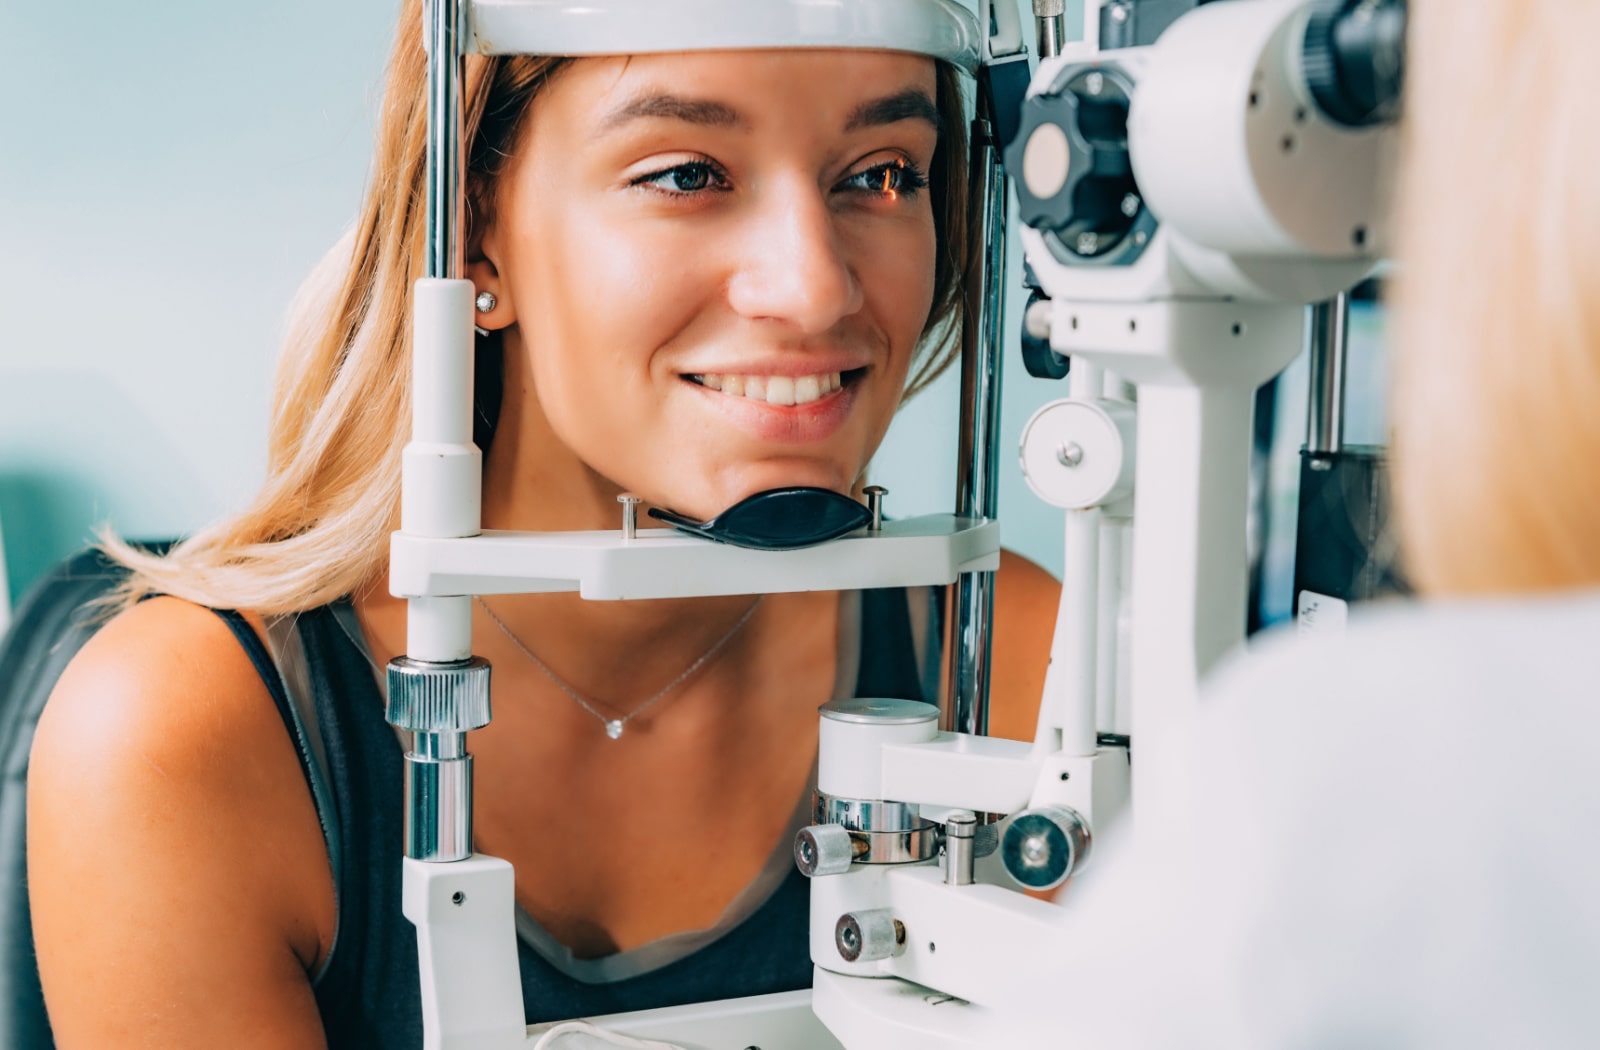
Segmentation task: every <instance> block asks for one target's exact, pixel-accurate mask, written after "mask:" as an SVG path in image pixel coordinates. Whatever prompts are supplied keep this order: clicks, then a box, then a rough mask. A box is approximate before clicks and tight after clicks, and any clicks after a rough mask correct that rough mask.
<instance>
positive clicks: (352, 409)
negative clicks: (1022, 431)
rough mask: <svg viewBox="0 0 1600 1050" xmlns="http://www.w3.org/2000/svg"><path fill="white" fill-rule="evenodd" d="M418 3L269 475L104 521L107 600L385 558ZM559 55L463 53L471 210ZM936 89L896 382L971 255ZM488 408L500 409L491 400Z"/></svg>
mask: <svg viewBox="0 0 1600 1050" xmlns="http://www.w3.org/2000/svg"><path fill="white" fill-rule="evenodd" d="M420 4H421V0H407V2H406V3H405V4H404V5H403V9H402V12H401V16H400V27H399V31H398V33H397V35H396V38H395V44H394V51H393V54H392V55H391V57H390V61H389V68H388V72H387V75H386V84H385V90H384V102H383V109H382V112H381V115H380V119H379V129H378V136H377V146H376V158H375V162H374V168H373V172H372V176H371V180H370V185H369V187H368V189H367V193H366V198H365V201H364V203H363V205H362V209H361V213H360V217H359V218H358V220H357V221H356V223H355V226H354V227H353V228H352V230H351V231H350V232H349V233H348V234H346V236H345V237H344V238H342V239H341V240H340V241H339V243H338V244H337V245H336V246H335V247H334V249H333V250H332V251H331V252H329V253H328V255H327V257H326V258H324V259H323V260H322V262H321V263H320V264H319V265H318V266H317V268H316V269H315V270H314V271H313V272H312V274H311V275H310V277H309V278H308V279H307V281H306V282H305V285H304V286H303V287H302V289H301V291H300V294H299V295H298V296H297V298H296V300H295V302H294V303H293V304H292V306H291V309H290V318H291V320H290V324H289V329H288V332H287V336H286V340H285V347H284V352H283V355H282V358H281V360H280V362H279V365H278V373H277V381H276V384H275V389H274V394H273V409H272V418H271V424H270V433H269V440H268V457H267V459H268V462H267V478H266V482H265V484H264V485H263V486H262V488H261V490H260V491H259V492H258V493H257V495H256V497H255V499H254V501H253V502H252V503H251V504H250V506H248V507H247V508H246V509H245V510H244V511H242V512H241V513H238V514H236V515H234V516H232V517H229V518H226V519H224V520H223V521H221V522H218V523H216V524H214V525H211V526H210V527H208V528H205V529H203V530H201V531H199V532H197V533H195V534H194V535H193V536H191V537H189V538H188V539H186V540H184V541H183V542H182V543H180V544H178V545H176V546H175V547H174V548H173V549H172V550H171V551H170V552H169V553H168V554H166V555H165V556H157V555H154V554H151V553H147V552H144V551H141V550H138V549H135V548H133V547H130V546H129V545H127V544H125V543H123V542H121V541H120V540H118V539H117V538H116V537H114V536H112V535H110V534H109V533H107V534H103V535H102V536H101V546H102V549H104V550H105V551H106V552H107V554H109V555H110V556H111V557H112V558H113V559H115V560H116V561H118V562H120V563H122V564H123V565H125V566H127V567H128V568H130V569H131V570H132V573H131V574H130V576H129V578H128V580H127V582H126V583H125V584H124V586H123V587H122V588H121V589H120V590H119V591H118V593H117V595H116V602H117V604H119V605H120V604H123V603H129V602H132V601H135V600H137V599H138V598H139V597H141V596H143V595H145V594H148V593H163V594H170V595H174V596H177V597H180V598H185V599H187V600H189V601H193V602H197V603H199V604H202V605H210V606H214V607H219V608H236V609H251V610H255V611H257V612H260V613H263V614H278V613H289V612H295V611H300V610H304V609H309V608H314V607H316V606H318V605H323V604H326V603H328V602H330V601H332V600H334V599H336V598H338V597H340V596H342V595H345V594H350V593H353V592H356V591H357V590H358V589H360V588H361V587H363V586H366V585H369V584H371V583H373V582H374V581H376V580H377V579H378V578H379V575H380V574H381V572H382V570H383V568H384V566H385V565H386V564H387V559H388V537H389V533H390V532H391V531H393V530H394V529H395V528H396V527H397V526H398V522H399V506H400V453H401V450H402V449H403V448H404V446H405V444H406V442H407V440H408V439H409V436H410V421H411V410H410V405H411V385H410V373H411V368H410V354H411V333H410V316H411V291H412V285H413V283H414V282H415V281H416V280H417V279H418V278H420V277H422V276H423V275H424V273H423V264H422V259H423V237H424V234H425V229H424V223H425V216H424V211H423V201H424V199H425V194H424V188H425V179H426V177H427V171H426V139H427V135H426V131H427V106H426V84H427V67H426V58H425V55H424V53H423V48H422V34H421V23H422V18H421V10H420ZM568 61H569V60H567V59H562V58H554V57H548V56H515V57H508V58H481V57H477V56H473V57H470V58H469V59H468V61H467V76H466V83H465V85H464V88H463V97H464V103H463V110H464V113H465V122H464V123H465V130H464V140H465V144H466V150H467V155H468V162H467V173H466V179H465V180H464V181H465V184H466V194H467V206H468V213H469V224H470V222H471V218H472V217H473V216H478V217H480V219H481V216H484V215H487V214H488V212H489V208H490V206H491V204H492V202H493V189H494V182H495V179H496V177H497V175H498V174H499V171H500V169H501V168H502V167H503V166H504V164H505V162H506V161H507V160H508V159H509V157H510V155H511V154H512V152H513V149H514V146H515V143H516V142H517V137H518V130H519V128H520V126H521V125H522V123H523V116H524V114H525V113H526V112H527V110H528V104H529V102H530V101H531V100H532V99H533V97H534V96H535V95H536V94H537V92H538V90H539V88H540V87H541V86H542V85H543V84H545V83H546V82H548V80H549V79H550V78H551V77H552V76H554V75H556V74H557V73H558V72H559V70H560V69H561V68H562V66H564V65H565V64H566V63H567V62H568ZM937 105H938V107H939V110H940V112H941V114H942V116H943V118H944V124H945V127H944V133H943V136H942V138H941V142H940V146H939V150H938V152H937V153H936V155H935V157H934V162H933V165H932V170H931V171H930V172H929V192H930V196H931V199H932V201H933V206H934V224H935V229H936V234H937V241H938V244H939V251H938V255H937V258H936V263H935V275H934V284H935V294H934V304H933V309H932V311H931V312H930V315H929V318H928V324H927V327H926V329H925V331H924V335H923V340H922V343H921V345H920V347H919V350H918V356H917V361H916V362H915V364H914V366H913V371H912V376H911V379H910V382H909V383H908V385H907V391H906V397H910V396H911V395H913V394H915V393H916V392H917V391H918V390H920V389H921V388H923V387H925V386H926V385H927V384H928V383H930V382H932V380H933V379H934V378H936V377H937V375H938V374H939V373H940V372H941V371H943V370H944V368H945V367H947V366H948V365H949V363H950V361H951V360H952V359H953V357H954V356H955V355H956V354H957V353H958V352H959V347H958V345H957V343H956V338H957V337H958V336H959V332H960V323H961V314H962V294H961V288H962V286H963V284H964V282H965V279H966V274H967V272H968V269H969V267H970V265H971V263H970V260H969V253H968V249H967V238H966V223H965V198H966V118H965V116H964V104H963V101H962V97H961V91H960V83H959V80H958V75H957V72H956V70H955V69H954V67H951V66H948V65H946V64H945V63H942V62H941V63H940V64H939V71H938V98H937ZM495 342H497V340H495ZM482 349H484V347H480V350H482ZM489 349H495V347H492V346H491V347H489ZM490 356H491V357H492V358H493V359H494V360H496V361H497V360H498V355H497V354H491V355H490ZM486 380H487V382H486V383H485V388H486V389H488V390H496V389H498V377H496V376H490V377H483V376H480V382H485V381H486ZM484 407H485V408H486V410H487V411H488V412H489V413H494V412H497V410H498V408H499V405H498V404H497V403H496V404H493V405H488V406H484Z"/></svg>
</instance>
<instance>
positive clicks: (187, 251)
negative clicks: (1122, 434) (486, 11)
mask: <svg viewBox="0 0 1600 1050" xmlns="http://www.w3.org/2000/svg"><path fill="white" fill-rule="evenodd" d="M1068 6H1069V9H1070V8H1075V7H1077V5H1074V4H1069V5H1068ZM397 7H398V5H397V3H396V2H395V0H339V2H337V3H326V2H317V3H313V2H312V0H274V2H272V3H239V4H230V3H224V4H217V3H214V2H207V3H202V2H199V0H166V2H163V3H159V4H136V5H128V4H115V3H111V2H109V0H91V2H88V3H80V4H48V5H39V4H33V5H23V4H9V3H8V4H6V5H5V9H4V25H5V29H4V31H3V32H0V98H5V99H6V100H7V102H6V106H5V110H4V115H3V116H0V122H3V123H0V134H3V139H0V141H3V142H4V146H3V148H0V528H3V534H4V542H5V553H6V565H7V567H8V568H9V570H10V571H9V577H10V587H11V590H12V592H13V593H14V594H15V593H19V592H20V591H21V590H22V589H23V588H24V587H25V586H26V585H27V584H28V583H29V582H30V581H31V580H33V579H34V578H35V577H36V576H37V575H38V573H39V572H40V571H41V570H42V569H44V568H45V567H47V566H48V565H49V564H50V563H52V562H53V561H55V560H56V559H58V558H60V557H61V556H63V555H65V554H67V553H69V552H70V551H72V550H73V549H75V548H77V547H78V546H80V545H81V544H82V543H83V542H84V541H85V540H86V538H87V537H88V535H89V532H90V528H91V526H92V525H94V524H95V523H99V522H109V523H111V524H112V525H113V526H114V527H115V528H116V529H117V530H118V531H120V532H121V533H123V534H125V535H129V536H135V537H157V536H169V535H174V534H179V533H183V532H186V531H189V530H192V529H194V528H196V527H198V526H200V525H202V524H204V523H205V522H207V521H209V520H211V519H213V518H215V517H217V516H218V515H220V514H222V513H224V512H225V511H227V510H228V509H230V508H234V507H238V506H240V505H241V504H242V503H243V502H244V501H245V500H246V499H247V498H248V496H249V495H250V494H251V492H253V491H254V489H255V488H256V486H257V485H258V484H259V482H260V480H261V476H262V471H263V468H264V462H265V455H264V435H265V430H266V418H267V404H268V396H269V380H270V375H271V368H272V361H273V359H274V356H275V354H276V351H277V347H278V342H279V337H280V332H281V322H282V318H283V314H284V309H285V306H286V305H287V303H288V301H289V298H290V296H291V295H292V293H293V291H294V289H295V288H296V286H297V285H298V283H299V281H300V280H301V278H302V277H303V276H304V275H305V274H306V272H307V271H308V270H309V269H310V268H311V266H312V265H313V263H315V261H316V260H317V259H318V257H319V256H320V255H321V253H322V252H323V251H325V250H326V249H327V248H328V246H330V245H331V244H332V243H333V241H334V240H335V238H336V237H337V236H338V235H339V233H340V231H341V230H342V229H343V228H344V226H345V225H346V224H347V223H348V222H349V221H350V220H351V218H352V216H353V215H354V212H355V209H356V207H357V203H358V200H359V197H360V193H361V189H362V185H363V182H364V180H365V177H366V172H367V165H368V158H369V151H370V146H371V138H372V133H373V126H374V118H375V114H376V111H377V105H378V90H379V85H380V77H381V71H382V64H383V61H384V57H385V55H386V53H387V50H388V46H389V41H390V38H391V35H392V32H393V25H394V18H395V14H396V11H397ZM1080 18H1081V16H1079V15H1077V14H1075V13H1073V12H1072V11H1070V10H1069V24H1075V23H1076V22H1077V21H1078V20H1079V19H1080ZM1014 240H1015V237H1013V241H1014ZM1013 252H1014V255H1015V254H1016V249H1015V245H1013ZM1014 272H1015V271H1014ZM1007 286H1008V289H1009V290H1010V291H1011V292H1012V294H1013V296H1014V298H1015V299H1016V300H1017V302H1016V303H1015V305H1018V306H1020V301H1021V296H1020V295H1019V294H1017V288H1018V282H1017V280H1016V279H1015V277H1014V276H1013V277H1012V278H1011V279H1010V280H1008V281H1007ZM1016 326H1017V319H1016V318H1015V316H1013V318H1012V319H1011V322H1010V327H1009V329H1008V333H1007V335H1008V338H1007V352H1008V355H1009V357H1008V360H1007V378H1006V385H1005V411H1004V415H1003V420H1002V456H1001V459H1002V466H1003V470H1004V474H1003V477H1002V481H1001V489H1000V493H1001V508H1002V518H1003V526H1002V527H1003V530H1004V537H1005V542H1006V543H1007V545H1008V546H1011V547H1014V548H1016V549H1019V550H1021V551H1023V552H1025V553H1027V554H1029V555H1030V556H1032V557H1034V558H1035V559H1036V560H1038V561H1040V562H1042V563H1043V564H1045V565H1046V566H1048V567H1049V568H1051V569H1052V571H1054V572H1056V573H1058V574H1059V572H1060V570H1061V555H1060V552H1059V550H1058V548H1059V536H1060V524H1059V519H1058V517H1057V515H1056V513H1055V512H1053V511H1051V510H1050V509H1049V508H1046V507H1044V506H1043V505H1041V504H1039V503H1038V502H1037V501H1036V500H1034V499H1033V498H1032V496H1031V495H1030V494H1029V493H1028V492H1027V490H1026V488H1025V486H1024V483H1023V481H1022V479H1021V476H1020V473H1019V472H1018V469H1017V466H1016V455H1015V449H1016V445H1017V441H1018V439H1019V436H1020V434H1021V430H1022V426H1023V423H1024V422H1025V421H1026V420H1027V418H1028V416H1029V415H1030V414H1031V413H1032V412H1033V411H1034V409H1035V408H1037V407H1038V406H1039V405H1041V404H1043V403H1044V402H1046V401H1048V400H1051V399H1053V398H1056V397H1061V396H1064V395H1065V393H1066V391H1065V389H1064V388H1063V387H1062V386H1061V385H1058V384H1055V383H1049V382H1042V381H1038V380H1033V379H1031V378H1029V377H1028V376H1027V375H1026V374H1025V373H1024V372H1023V371H1022V367H1021V364H1020V361H1019V360H1018V359H1017V356H1016V355H1017V349H1016V346H1017V343H1016ZM955 430H956V382H955V375H954V373H951V374H950V375H949V376H947V377H946V379H945V380H944V381H942V382H941V383H940V384H939V385H937V386H936V387H934V388H933V389H931V390H929V391H928V392H927V393H925V394H924V395H923V396H922V397H920V398H919V399H917V400H916V401H915V402H914V403H913V404H911V405H910V406H909V407H908V408H907V409H906V410H905V411H904V412H903V413H902V414H901V417H900V419H899V420H898V421H897V422H896V424H895V427H894V429H893V431H892V432H891V434H890V436H889V439H888V441H887V443H886V444H885V447H884V449H883V451H882V453H881V454H880V456H879V460H878V462H877V464H876V465H875V468H874V478H875V480H878V481H879V482H880V483H882V484H885V485H887V486H888V487H889V488H890V489H891V490H892V494H891V496H890V497H889V507H890V511H891V513H894V514H897V515H907V514H913V513H921V512H925V511H936V510H947V509H949V508H950V506H951V503H952V499H953V492H954V463H955V441H956V437H955Z"/></svg>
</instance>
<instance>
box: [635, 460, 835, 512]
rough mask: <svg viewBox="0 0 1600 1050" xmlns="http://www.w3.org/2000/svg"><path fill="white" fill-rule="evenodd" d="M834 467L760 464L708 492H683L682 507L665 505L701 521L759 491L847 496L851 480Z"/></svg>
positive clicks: (740, 472)
mask: <svg viewBox="0 0 1600 1050" xmlns="http://www.w3.org/2000/svg"><path fill="white" fill-rule="evenodd" d="M845 473H846V472H845V471H843V470H841V469H839V467H838V466H837V465H836V464H826V463H817V462H794V461H790V462H787V463H760V464H751V465H749V466H747V467H744V468H741V469H739V470H738V472H737V473H736V474H735V475H734V476H732V477H730V478H728V480H727V481H726V482H724V483H723V484H720V485H717V486H715V487H714V488H712V489H710V490H709V491H708V490H706V489H704V488H701V489H700V490H699V491H697V492H693V493H692V494H691V493H690V492H689V491H682V492H681V494H682V496H683V497H684V499H683V502H682V504H674V503H667V504H666V506H667V507H669V508H670V509H672V510H675V511H677V512H678V513H680V514H687V515H689V516H690V517H695V518H699V519H700V520H702V521H704V520H707V519H710V518H714V517H716V516H717V515H718V514H720V513H722V512H723V511H724V510H727V509H728V508H729V507H731V506H733V505H734V504H736V503H738V502H740V501H741V500H745V499H749V498H750V497H751V496H754V495H756V494H757V493H760V492H771V491H772V490H773V489H786V488H819V489H827V490H829V491H830V492H839V493H844V494H848V493H849V492H850V487H851V483H852V482H851V481H848V480H845Z"/></svg>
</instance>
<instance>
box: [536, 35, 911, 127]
mask: <svg viewBox="0 0 1600 1050" xmlns="http://www.w3.org/2000/svg"><path fill="white" fill-rule="evenodd" d="M567 73H568V76H567V77H564V78H562V79H564V80H565V81H566V83H565V84H563V85H561V87H562V88H563V89H564V90H562V91H561V92H560V93H561V94H562V95H563V96H565V97H564V98H563V102H564V103H566V104H569V105H575V106H577V107H579V108H581V109H585V110H588V111H589V112H590V113H592V114H593V116H594V119H595V120H596V121H597V125H599V126H603V125H614V124H615V123H617V122H620V121H623V120H627V119H630V118H633V117H638V116H641V115H645V116H650V115H655V116H668V117H687V118H688V119H691V120H693V121H694V122H697V123H712V124H721V125H736V124H737V123H739V122H741V121H750V120H754V119H756V118H759V117H760V115H761V113H762V111H763V110H764V109H766V108H768V107H770V106H771V105H773V104H775V103H776V104H785V103H787V104H792V103H793V102H794V101H795V100H796V99H804V100H806V102H807V103H808V108H809V109H811V110H812V111H814V112H815V113H816V114H817V115H818V116H819V117H820V116H826V115H828V114H829V113H830V112H834V111H837V114H839V115H843V117H844V119H846V120H848V119H850V117H851V116H853V115H857V114H858V112H859V111H860V110H861V109H862V107H864V106H871V105H872V104H873V103H875V102H879V101H882V100H888V99H899V100H900V101H901V105H902V108H905V109H906V110H907V112H906V113H905V115H906V116H923V115H926V116H928V117H931V118H934V119H935V122H936V115H935V113H934V111H933V110H932V103H933V102H934V101H935V95H936V84H937V76H936V66H935V62H934V60H933V59H931V58H928V57H926V56H923V55H914V54H907V53H903V52H894V51H869V50H865V49H860V50H850V49H837V50H821V49H817V50H800V49H794V50H768V51H698V52H674V53H669V54H655V55H628V56H608V57H598V58H582V59H577V60H575V61H573V62H572V64H571V66H570V68H569V69H568V70H567ZM552 86H554V85H552ZM918 96H921V97H922V98H923V99H924V100H925V102H926V104H927V106H926V108H927V112H926V114H924V113H921V112H918V110H920V109H922V108H923V107H921V106H918V105H917V104H916V98H917V97H918ZM697 118H698V119H697Z"/></svg>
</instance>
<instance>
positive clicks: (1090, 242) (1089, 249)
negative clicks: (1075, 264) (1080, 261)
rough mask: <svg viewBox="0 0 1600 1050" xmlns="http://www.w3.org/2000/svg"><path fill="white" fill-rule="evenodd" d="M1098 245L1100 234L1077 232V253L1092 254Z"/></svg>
mask: <svg viewBox="0 0 1600 1050" xmlns="http://www.w3.org/2000/svg"><path fill="white" fill-rule="evenodd" d="M1099 247H1100V236H1099V235H1098V234H1094V233H1080V234H1078V254H1079V255H1093V254H1094V253H1095V251H1096V250H1097V249H1099Z"/></svg>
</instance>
